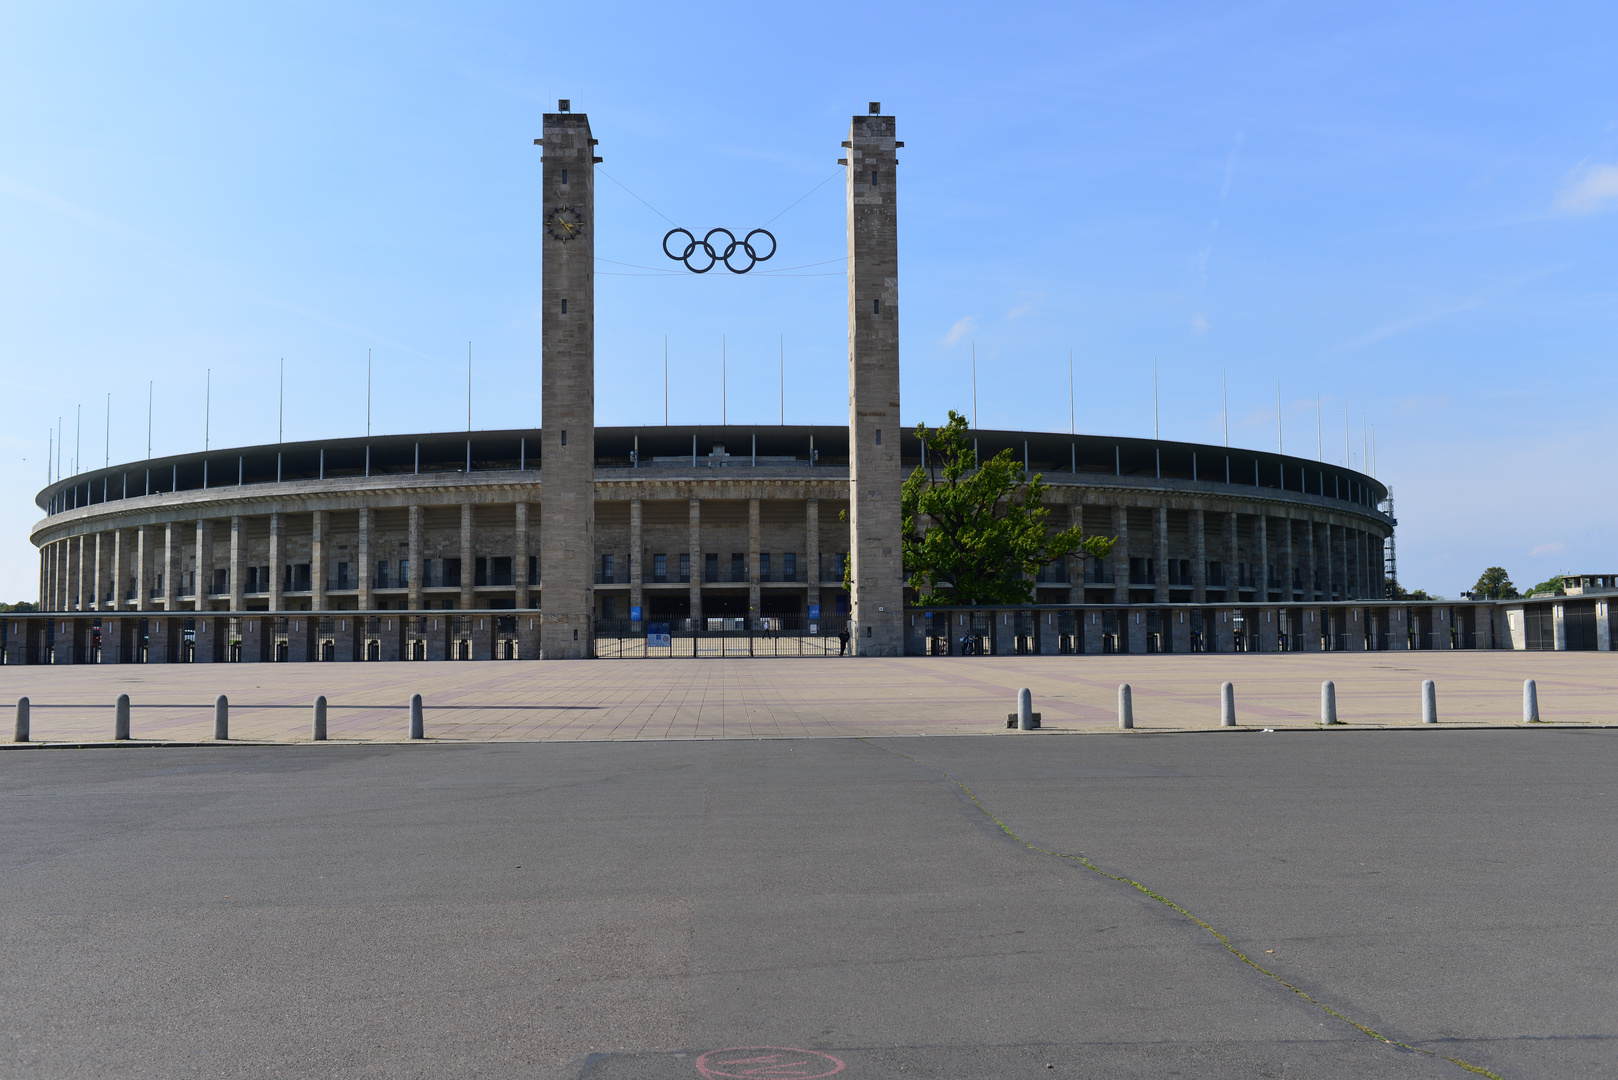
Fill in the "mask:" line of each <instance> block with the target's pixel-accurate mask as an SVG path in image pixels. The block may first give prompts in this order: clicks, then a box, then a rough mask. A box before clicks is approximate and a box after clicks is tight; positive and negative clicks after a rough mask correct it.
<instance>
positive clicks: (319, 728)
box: [313, 694, 326, 742]
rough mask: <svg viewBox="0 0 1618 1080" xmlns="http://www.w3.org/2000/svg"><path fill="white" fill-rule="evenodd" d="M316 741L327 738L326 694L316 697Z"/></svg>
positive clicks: (314, 736) (314, 735)
mask: <svg viewBox="0 0 1618 1080" xmlns="http://www.w3.org/2000/svg"><path fill="white" fill-rule="evenodd" d="M313 738H314V740H315V742H323V741H325V738H326V695H325V694H321V695H320V696H319V697H317V698H315V730H314V734H313Z"/></svg>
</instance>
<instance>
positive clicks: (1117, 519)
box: [1112, 505, 1129, 604]
mask: <svg viewBox="0 0 1618 1080" xmlns="http://www.w3.org/2000/svg"><path fill="white" fill-rule="evenodd" d="M1112 534H1113V535H1114V536H1116V537H1117V538H1118V542H1117V543H1116V544H1114V545H1113V546H1112V581H1113V591H1112V602H1113V603H1115V604H1118V603H1123V604H1127V603H1129V508H1128V507H1125V506H1117V505H1114V506H1113V507H1112Z"/></svg>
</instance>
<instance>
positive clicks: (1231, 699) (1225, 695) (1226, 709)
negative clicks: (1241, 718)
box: [1219, 682, 1236, 727]
mask: <svg viewBox="0 0 1618 1080" xmlns="http://www.w3.org/2000/svg"><path fill="white" fill-rule="evenodd" d="M1219 726H1220V727H1235V726H1236V684H1235V683H1228V682H1227V683H1220V684H1219Z"/></svg>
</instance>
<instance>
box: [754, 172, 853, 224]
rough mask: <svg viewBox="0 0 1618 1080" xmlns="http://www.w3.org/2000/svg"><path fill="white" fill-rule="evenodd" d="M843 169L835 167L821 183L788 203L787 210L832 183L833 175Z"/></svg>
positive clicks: (776, 216)
mask: <svg viewBox="0 0 1618 1080" xmlns="http://www.w3.org/2000/svg"><path fill="white" fill-rule="evenodd" d="M842 171H843V170H841V169H833V170H832V174H831V176H828V177H826V179H824V180H822V181H821V182H820V183H818V184H816V185H815V186H814V187H812V188H810V189H809V190H808V191H806V192H804V193H803V194H802V195H799V196H798V197H797V198H796V199H793V200H792V201H791V202H790V203H788V204H787V210H791V209H792V208H793V207H794V206H797V205H798V204H799V203H801V202H803V200H805V199H807V198H808V197H809V196H811V195H813V194H814V193H815V192H817V191H819V190H820V189H821V188H823V187H825V186H826V185H827V184H829V183H831V181H832V177H835V176H836V175H837V174H838V173H840V172H842ZM787 210H783V211H781V214H784V213H786V212H787ZM781 214H776V215H775V217H772V218H771V219H770V221H774V220H775V218H778V217H780V216H781ZM770 221H766V222H765V223H764V225H768V224H769V223H770ZM764 225H760V226H759V228H761V229H762V228H763V227H764Z"/></svg>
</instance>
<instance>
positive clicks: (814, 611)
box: [809, 604, 820, 619]
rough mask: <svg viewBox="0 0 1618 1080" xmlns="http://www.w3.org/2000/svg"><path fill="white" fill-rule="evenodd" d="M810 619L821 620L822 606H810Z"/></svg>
mask: <svg viewBox="0 0 1618 1080" xmlns="http://www.w3.org/2000/svg"><path fill="white" fill-rule="evenodd" d="M809 617H810V618H811V619H818V618H820V605H819V604H810V605H809Z"/></svg>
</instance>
